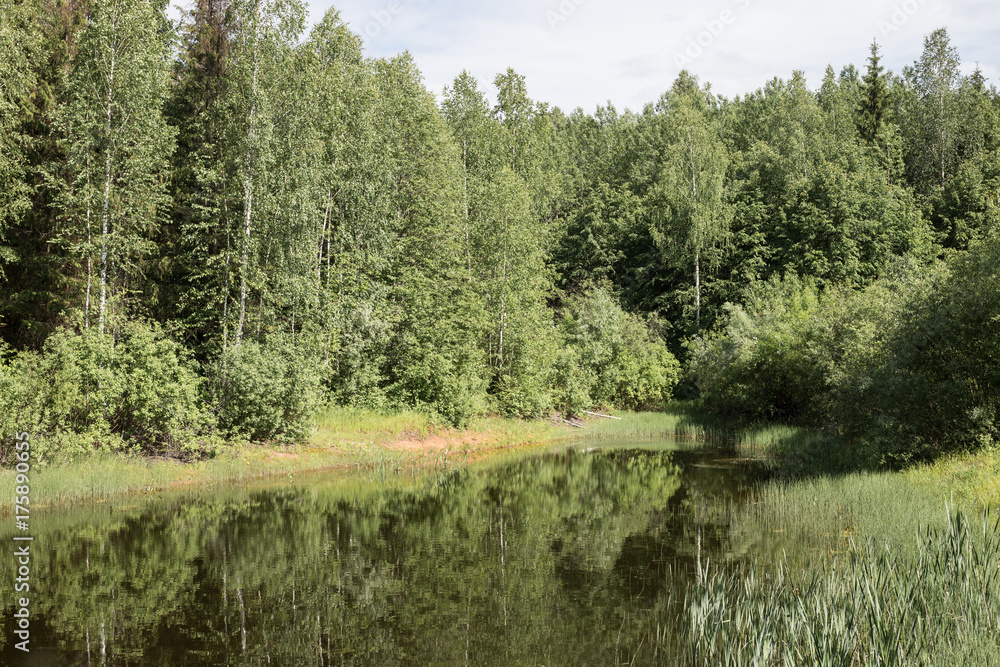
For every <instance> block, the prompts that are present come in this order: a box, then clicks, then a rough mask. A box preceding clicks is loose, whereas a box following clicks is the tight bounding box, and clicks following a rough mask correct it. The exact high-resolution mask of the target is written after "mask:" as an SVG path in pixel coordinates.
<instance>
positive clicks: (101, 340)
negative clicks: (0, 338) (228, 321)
mask: <svg viewBox="0 0 1000 667" xmlns="http://www.w3.org/2000/svg"><path fill="white" fill-rule="evenodd" d="M0 384H2V385H3V389H4V392H3V396H4V399H3V401H4V405H3V408H4V410H3V412H4V414H5V415H7V417H5V422H8V421H9V422H11V424H10V425H11V426H13V428H14V429H16V430H18V431H28V432H29V433H30V434H31V435H32V439H33V442H34V443H35V447H34V448H33V449H34V451H35V454H36V455H37V456H39V457H40V458H45V457H47V458H49V459H54V458H71V457H73V456H75V455H78V454H82V453H86V452H88V451H92V450H95V449H122V448H129V449H131V448H135V449H139V450H142V451H145V452H149V453H152V452H157V453H169V454H174V455H191V454H192V453H196V452H201V451H204V450H205V449H207V448H210V446H211V435H212V432H213V430H214V420H213V419H212V417H211V415H210V414H209V413H208V412H206V411H205V409H204V408H203V406H202V404H201V400H200V393H201V385H202V380H201V378H200V377H199V376H198V373H197V372H196V370H195V367H194V365H193V363H192V362H191V360H190V358H189V356H188V354H187V352H186V351H185V350H184V349H183V348H182V347H181V346H180V345H178V344H177V343H176V342H174V341H173V340H171V339H169V338H167V337H166V336H165V335H164V333H163V332H162V331H161V330H159V329H158V328H155V327H150V326H148V325H146V324H143V323H140V322H131V323H128V324H126V325H125V326H124V327H123V329H122V330H121V331H119V332H118V334H117V338H116V337H114V336H112V335H109V334H106V335H102V334H99V333H97V332H96V331H85V332H83V333H78V332H74V331H71V330H66V329H63V330H59V331H56V332H55V333H53V334H52V335H51V336H49V338H48V340H47V341H46V343H45V347H44V350H43V352H42V353H41V354H36V353H32V352H22V353H19V354H17V355H14V356H12V357H10V358H9V359H8V360H7V361H6V362H5V363H4V364H3V370H2V371H0ZM4 425H5V426H7V424H6V423H5V424H4ZM5 432H11V430H8V431H5Z"/></svg>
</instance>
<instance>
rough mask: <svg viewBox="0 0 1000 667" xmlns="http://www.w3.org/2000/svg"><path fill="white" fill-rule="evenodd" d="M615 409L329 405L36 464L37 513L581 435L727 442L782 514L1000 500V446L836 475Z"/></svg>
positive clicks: (681, 423)
mask: <svg viewBox="0 0 1000 667" xmlns="http://www.w3.org/2000/svg"><path fill="white" fill-rule="evenodd" d="M613 414H615V415H617V416H621V417H624V419H622V420H620V421H612V420H608V419H604V418H601V417H597V416H589V417H587V418H586V419H582V420H578V422H577V423H579V424H581V425H582V426H583V428H579V427H574V426H569V425H567V424H566V423H565V422H564V421H563V420H561V419H558V418H551V419H535V420H524V419H516V418H501V417H491V418H483V419H478V420H475V421H472V422H470V423H469V424H468V425H467V427H466V428H463V429H456V428H453V427H449V426H446V425H441V424H439V423H435V422H434V420H432V419H431V418H429V417H428V416H427V415H425V414H422V413H417V412H404V413H397V414H391V415H390V414H381V413H377V412H373V411H370V410H362V409H351V408H330V409H328V410H326V411H324V412H322V413H321V415H320V417H319V419H318V422H317V425H316V428H315V430H314V432H313V434H312V435H311V437H309V438H308V439H307V440H305V441H303V442H301V443H297V444H283V443H272V444H259V443H258V444H255V443H249V442H247V443H240V444H235V445H229V446H226V447H224V448H220V450H219V454H218V455H216V456H214V457H212V458H207V459H202V460H194V461H181V460H178V459H172V458H166V457H149V456H143V455H122V454H120V453H100V452H98V453H93V454H89V455H86V456H84V457H81V458H80V459H78V460H75V461H71V462H64V463H61V464H59V465H50V466H47V467H44V468H41V469H36V470H35V471H34V472H33V474H32V477H33V482H32V484H33V488H34V489H36V493H37V494H38V496H37V497H38V498H39V500H40V502H39V504H38V505H36V508H39V509H49V508H57V507H61V506H70V505H77V504H86V503H105V502H111V501H113V500H115V499H117V498H123V497H126V496H134V495H141V494H146V493H154V492H159V491H163V490H166V489H173V488H183V487H189V488H211V487H215V486H219V485H231V484H245V483H252V482H256V481H264V480H269V479H270V480H275V479H280V478H282V477H289V478H291V477H294V475H297V474H309V473H318V472H324V471H330V472H335V473H336V474H350V473H352V472H365V471H382V472H385V473H397V474H403V473H405V472H406V471H415V470H428V469H435V468H439V467H442V466H449V467H451V466H455V465H464V464H471V463H475V462H478V461H480V460H482V459H484V458H487V457H490V456H492V455H496V454H499V453H502V452H506V451H510V450H518V451H520V450H528V449H531V448H535V447H545V446H551V445H558V444H560V443H569V442H573V441H593V442H597V443H600V442H601V441H610V440H656V439H663V438H668V439H677V440H680V441H689V442H693V441H698V442H702V443H705V444H706V445H713V444H714V445H718V446H722V447H724V448H726V449H731V450H732V451H733V453H734V454H735V455H736V456H737V457H738V459H740V460H744V461H760V462H763V463H764V464H765V465H767V466H769V467H770V468H771V469H772V473H773V479H772V481H771V482H770V483H769V484H768V488H769V489H770V490H769V491H768V492H767V493H770V495H771V499H770V500H769V506H771V507H772V509H775V511H777V512H778V513H781V507H782V506H783V505H785V504H788V502H789V501H786V500H782V499H781V498H782V494H784V493H785V490H786V489H788V488H789V487H792V486H797V487H798V488H810V489H812V492H813V493H814V494H817V495H829V494H831V493H833V494H840V495H843V496H845V500H844V503H845V504H848V505H850V504H852V502H853V503H854V504H856V505H857V506H859V507H860V506H861V505H863V504H864V503H863V501H862V500H861V498H860V497H859V496H858V494H857V493H854V492H850V491H848V490H847V489H848V488H849V487H851V486H852V485H855V486H856V485H857V484H859V483H860V484H861V485H862V486H864V485H866V484H870V483H871V481H872V480H879V479H881V480H883V482H884V483H885V484H889V485H893V484H896V485H902V486H905V487H911V489H914V490H917V491H919V492H920V493H926V494H929V495H931V496H933V497H934V498H935V501H936V502H937V503H938V504H939V505H941V506H943V503H945V502H951V503H952V504H956V503H957V504H958V505H959V506H962V507H965V508H967V509H968V510H973V511H981V510H988V509H995V508H998V507H1000V452H997V451H994V450H992V449H991V450H985V451H977V452H968V453H960V454H952V455H949V456H946V457H943V458H940V459H938V460H937V461H934V462H932V463H925V464H919V465H914V466H911V467H909V468H906V469H903V470H898V471H893V470H883V471H870V470H864V469H860V468H859V469H857V470H855V471H838V470H836V469H835V468H833V467H824V466H829V461H830V459H831V456H830V452H829V451H827V452H826V456H824V455H822V454H821V453H820V452H818V451H817V448H818V447H825V448H827V450H831V449H833V450H835V449H836V448H837V447H838V446H843V445H842V444H841V443H837V442H836V441H834V440H832V439H831V438H830V437H829V436H826V435H825V434H823V433H822V432H820V431H818V430H816V429H810V428H804V427H796V426H787V425H759V426H750V427H744V428H737V427H735V426H734V425H733V424H732V423H727V422H724V421H722V420H720V419H719V418H718V417H714V416H713V415H711V414H710V413H708V412H705V411H704V410H702V409H699V408H697V407H695V406H694V405H692V404H687V403H675V404H673V405H671V406H669V407H668V408H667V410H666V411H664V412H621V411H614V412H613ZM833 456H834V457H835V456H836V455H835V454H834V455H833ZM805 457H808V458H809V459H810V460H811V461H812V463H811V465H810V466H809V467H807V466H806V465H804V464H803V463H802V462H801V460H802V459H803V458H805ZM13 480H14V473H13V471H11V470H4V471H2V475H0V516H7V515H8V514H9V513H10V512H11V510H12V505H11V503H10V502H8V501H7V499H8V498H13V497H14V493H13V483H14V481H13ZM859 480H862V481H860V482H859ZM8 487H10V488H8ZM901 488H902V487H901ZM7 491H9V493H7ZM807 495H808V494H807ZM904 495H907V494H904ZM786 509H787V508H786ZM793 513H794V512H793V511H786V512H784V514H785V515H790V514H793Z"/></svg>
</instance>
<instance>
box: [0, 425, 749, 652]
mask: <svg viewBox="0 0 1000 667" xmlns="http://www.w3.org/2000/svg"><path fill="white" fill-rule="evenodd" d="M760 475H761V472H760V471H759V470H758V469H756V468H754V467H753V466H749V465H746V464H741V463H738V462H735V461H733V460H732V459H729V458H727V457H726V455H725V454H724V453H721V452H718V451H715V450H711V449H704V448H702V449H699V448H694V447H693V446H691V445H683V446H682V445H678V444H675V443H610V444H607V445H601V446H600V447H596V448H595V447H594V446H593V445H592V444H588V445H580V446H574V447H569V448H565V447H563V448H561V449H558V450H544V451H537V450H536V451H534V452H522V453H519V454H517V455H514V456H512V457H508V458H506V459H503V460H493V461H487V462H481V463H479V464H476V465H473V466H463V467H460V468H455V469H449V470H441V469H438V470H436V471H424V472H422V473H416V474H410V475H396V474H385V473H383V474H369V475H360V476H359V475H357V474H354V475H345V474H337V475H331V474H323V475H312V476H309V477H308V478H301V477H299V478H296V479H295V481H294V482H286V483H284V484H282V485H276V484H275V483H273V482H272V483H270V484H267V485H261V486H257V487H250V488H238V489H232V488H229V489H221V490H220V489H215V490H211V491H203V492H200V493H187V494H177V495H172V496H165V497H162V498H160V499H157V500H149V499H143V500H142V502H141V504H140V503H139V502H138V501H135V502H134V503H133V504H134V505H135V506H133V507H126V506H124V504H119V506H116V507H106V506H99V507H96V508H95V507H91V508H85V509H77V510H71V511H64V512H49V513H46V514H41V515H39V516H37V517H36V518H35V523H34V526H33V527H37V530H36V533H35V541H34V542H33V544H32V553H33V561H32V566H31V568H32V569H31V588H32V590H31V612H32V615H33V617H32V620H31V643H30V646H31V653H30V655H29V656H25V654H23V653H22V652H21V651H17V650H16V649H15V648H14V646H13V643H14V641H16V639H14V625H13V619H12V614H13V609H14V607H13V606H12V603H11V600H12V598H13V595H12V594H10V595H5V596H4V598H3V604H5V605H7V606H5V608H4V615H3V618H4V628H3V634H2V636H0V662H2V663H3V664H11V665H14V664H44V665H56V664H75V665H84V664H86V665H129V664H147V665H229V664H232V665H241V664H251V665H257V664H259V665H265V664H270V665H341V664H348V665H394V664H420V665H423V664H474V665H479V664H482V665H493V664H510V665H527V664H531V665H542V664H544V665H591V664H592V665H607V664H622V663H626V664H627V663H629V662H635V663H637V664H648V663H650V662H658V661H662V662H664V664H670V663H671V662H672V661H671V660H670V659H669V656H664V654H663V650H664V649H663V646H664V643H663V642H662V641H660V642H657V641H656V638H657V633H658V632H660V631H661V630H660V629H661V628H664V627H667V624H666V623H665V622H666V620H667V618H666V616H667V615H669V614H671V613H676V610H675V608H676V606H677V596H678V595H681V596H683V591H682V590H681V589H683V587H684V585H685V582H687V581H689V580H690V579H691V578H692V577H693V576H695V572H696V570H697V569H698V567H699V566H701V565H702V564H703V565H704V566H708V564H709V563H710V562H711V563H713V564H714V563H716V562H719V561H726V560H732V559H737V558H739V556H738V554H735V553H733V551H732V545H731V540H730V539H729V537H728V536H729V531H730V523H731V521H732V516H733V507H736V506H738V505H739V504H740V503H741V502H742V500H743V499H744V497H745V496H746V494H747V493H748V491H749V490H750V488H751V487H752V486H753V485H754V483H755V482H756V481H757V479H759V477H760ZM6 540H7V543H8V544H10V543H11V542H10V537H9V536H6ZM12 568H13V562H12V559H10V558H6V559H2V562H0V576H2V577H3V578H4V580H5V581H12V580H13V578H14V576H15V575H14V573H13V569H12ZM26 657H30V659H31V661H30V662H29V661H27V660H26V659H25V658H26Z"/></svg>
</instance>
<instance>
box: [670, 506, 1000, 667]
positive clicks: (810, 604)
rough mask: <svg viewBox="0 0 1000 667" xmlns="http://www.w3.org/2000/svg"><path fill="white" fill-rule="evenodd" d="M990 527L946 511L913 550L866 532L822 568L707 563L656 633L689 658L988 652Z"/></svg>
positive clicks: (995, 574)
mask: <svg viewBox="0 0 1000 667" xmlns="http://www.w3.org/2000/svg"><path fill="white" fill-rule="evenodd" d="M998 530H1000V522H996V521H991V520H990V518H989V516H988V515H984V517H983V520H982V524H981V528H979V527H977V528H973V526H972V524H971V523H970V522H969V521H968V519H967V518H966V515H965V514H963V513H961V512H957V513H955V514H951V513H950V512H949V514H948V521H947V525H946V526H945V527H944V528H924V529H921V531H920V532H919V537H918V539H917V541H916V545H915V546H916V557H915V558H914V557H911V556H909V555H903V554H899V553H896V552H893V551H890V550H888V549H887V548H885V547H884V546H880V544H879V543H878V542H876V541H875V540H869V541H867V542H866V543H865V544H864V546H863V547H861V548H857V549H851V550H850V551H849V553H848V555H847V556H846V557H844V558H843V559H837V560H835V561H834V562H833V564H832V565H831V566H830V567H829V568H827V569H825V570H817V569H807V570H804V571H799V570H797V569H795V568H790V567H787V566H782V567H779V568H778V570H777V572H776V573H774V574H768V573H763V574H762V571H761V569H760V568H758V567H757V566H754V565H751V566H749V567H748V568H746V569H745V570H744V569H741V568H734V569H732V570H730V571H723V570H718V571H711V572H709V573H707V574H705V575H704V576H703V577H702V578H701V580H700V581H696V583H695V584H694V585H693V586H692V587H691V588H690V589H689V591H688V592H687V593H686V595H685V597H684V599H683V602H682V613H681V614H680V615H678V616H676V617H675V619H676V620H675V621H674V623H675V624H676V627H672V628H671V627H669V626H670V625H671V624H670V622H667V623H666V624H665V625H664V626H663V627H662V628H661V629H660V630H659V631H658V632H657V640H658V641H659V642H660V643H661V644H663V645H664V646H663V649H664V650H665V651H667V652H670V653H675V654H679V655H680V656H683V659H684V661H685V662H687V663H688V664H695V665H702V664H704V665H775V664H785V665H804V664H816V665H858V664H862V665H912V664H949V663H951V664H997V663H996V661H997V660H1000V639H998V638H1000V535H998V533H997V531H998ZM678 639H679V640H680V645H679V646H673V647H670V646H668V644H669V643H670V642H672V641H677V640H678ZM984 659H985V661H983V660H984ZM969 660H972V662H968V661H969Z"/></svg>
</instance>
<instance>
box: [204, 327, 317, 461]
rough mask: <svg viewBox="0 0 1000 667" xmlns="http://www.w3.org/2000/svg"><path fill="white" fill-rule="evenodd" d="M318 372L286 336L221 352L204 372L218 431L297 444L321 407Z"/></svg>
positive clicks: (305, 350)
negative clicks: (208, 369) (216, 418)
mask: <svg viewBox="0 0 1000 667" xmlns="http://www.w3.org/2000/svg"><path fill="white" fill-rule="evenodd" d="M322 381H323V368H322V366H320V365H318V364H317V363H316V361H315V358H314V357H313V356H312V355H311V354H310V350H309V348H308V347H306V346H305V345H302V344H301V343H296V342H295V341H294V340H292V339H291V338H290V337H288V336H284V335H273V336H269V337H267V338H265V339H264V340H262V341H259V342H258V341H253V340H246V341H243V342H242V343H241V344H240V345H234V346H232V347H229V348H227V349H226V350H225V351H224V352H223V353H222V356H221V357H220V358H219V359H218V360H217V361H215V362H214V363H213V364H212V366H211V369H210V371H209V384H208V390H209V393H210V395H211V397H212V405H213V409H214V411H215V413H216V415H217V417H218V420H219V428H220V429H221V430H222V431H223V432H225V433H226V434H227V435H229V436H230V437H233V438H245V439H248V440H251V441H270V440H298V439H301V438H303V437H305V436H306V435H308V434H309V433H311V432H312V430H313V428H314V423H315V416H316V411H317V410H318V409H319V407H320V406H321V405H322V399H323V392H322Z"/></svg>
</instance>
